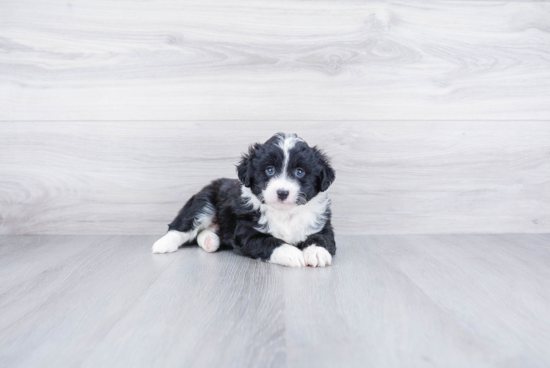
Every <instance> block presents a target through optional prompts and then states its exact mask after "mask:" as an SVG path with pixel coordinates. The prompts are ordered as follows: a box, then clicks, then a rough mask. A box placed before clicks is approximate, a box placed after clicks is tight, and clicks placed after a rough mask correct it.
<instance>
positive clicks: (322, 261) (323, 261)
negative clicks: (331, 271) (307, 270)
mask: <svg viewBox="0 0 550 368" xmlns="http://www.w3.org/2000/svg"><path fill="white" fill-rule="evenodd" d="M303 254H304V261H305V262H306V265H307V266H312V267H325V266H330V265H331V263H332V256H331V255H330V253H329V252H328V250H326V249H325V248H323V247H319V246H317V245H315V244H312V245H310V246H309V247H307V248H306V249H304V251H303Z"/></svg>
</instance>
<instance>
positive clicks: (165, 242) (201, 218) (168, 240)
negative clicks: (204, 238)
mask: <svg viewBox="0 0 550 368" xmlns="http://www.w3.org/2000/svg"><path fill="white" fill-rule="evenodd" d="M215 214H216V209H215V208H214V206H212V205H211V204H207V205H206V206H205V207H204V208H203V210H202V211H201V213H200V214H199V215H198V216H197V217H195V219H194V221H193V229H192V230H190V231H187V232H181V231H176V230H170V231H168V232H167V233H166V235H164V236H163V237H162V238H160V239H159V240H157V241H156V242H155V244H153V248H152V252H153V253H171V252H175V251H176V250H178V247H179V246H180V245H182V244H183V243H187V242H189V241H192V240H193V239H195V238H196V237H197V234H198V233H199V231H201V230H203V229H206V228H209V227H211V226H212V219H213V218H214V215H215ZM218 247H219V239H218ZM216 249H217V248H216Z"/></svg>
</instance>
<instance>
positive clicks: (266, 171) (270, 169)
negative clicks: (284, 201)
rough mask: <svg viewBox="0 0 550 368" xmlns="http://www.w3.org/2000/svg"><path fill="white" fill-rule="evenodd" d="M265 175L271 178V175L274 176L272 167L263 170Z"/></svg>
mask: <svg viewBox="0 0 550 368" xmlns="http://www.w3.org/2000/svg"><path fill="white" fill-rule="evenodd" d="M265 173H266V174H267V175H269V176H273V175H275V168H274V167H273V166H268V167H267V168H266V169H265Z"/></svg>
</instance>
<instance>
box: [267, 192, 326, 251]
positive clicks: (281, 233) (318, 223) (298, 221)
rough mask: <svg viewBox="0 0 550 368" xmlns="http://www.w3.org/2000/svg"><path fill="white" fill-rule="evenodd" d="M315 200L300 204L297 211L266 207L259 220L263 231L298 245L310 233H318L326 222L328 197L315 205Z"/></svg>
mask: <svg viewBox="0 0 550 368" xmlns="http://www.w3.org/2000/svg"><path fill="white" fill-rule="evenodd" d="M315 202H316V201H315ZM315 202H313V203H311V204H308V205H306V206H300V207H298V208H297V209H296V210H295V211H277V210H274V209H271V208H266V209H265V210H264V211H263V213H262V217H261V219H260V221H259V222H260V225H262V230H263V231H262V232H264V233H268V234H271V235H272V236H274V237H276V238H278V239H281V240H283V241H284V242H285V243H287V244H292V245H297V244H298V243H301V242H303V241H304V240H306V238H307V237H308V235H311V234H315V233H318V232H319V231H321V230H322V229H323V227H324V226H325V224H326V217H325V212H326V208H327V206H328V204H329V202H328V199H327V200H326V201H323V202H324V203H321V205H313V204H315Z"/></svg>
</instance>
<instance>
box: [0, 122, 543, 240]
mask: <svg viewBox="0 0 550 368" xmlns="http://www.w3.org/2000/svg"><path fill="white" fill-rule="evenodd" d="M277 131H295V132H297V133H299V134H300V135H301V136H302V137H303V138H304V139H306V140H307V141H308V142H309V143H311V144H316V145H319V146H320V147H323V148H324V149H325V150H326V151H327V153H328V154H329V155H330V156H331V157H333V165H334V167H335V168H336V171H337V178H336V181H335V183H334V185H333V187H332V188H331V189H330V193H331V194H330V195H331V198H332V202H333V207H332V208H333V214H334V223H335V227H336V231H337V232H339V233H461V232H464V233H484V232H486V233H510V232H533V233H536V232H549V231H550V144H549V142H550V125H549V124H547V123H546V122H526V121H516V122H510V121H496V122H490V121H482V122H479V121H475V122H456V121H447V122H418V121H403V122H375V121H357V122H343V121H331V122H297V121H288V122H280V121H270V122H263V123H261V124H258V123H255V122H240V123H239V124H238V125H235V123H231V122H158V121H151V122H55V123H53V122H49V123H47V122H17V123H15V122H14V123H3V124H2V125H1V126H0V146H1V147H2V150H0V171H1V172H2V175H0V233H3V234H162V233H163V232H165V231H166V224H167V223H169V222H170V221H171V220H172V219H173V217H174V216H175V214H176V213H177V211H178V210H179V209H180V208H181V206H182V205H183V204H184V203H185V201H187V199H188V198H189V197H190V196H191V195H193V194H194V193H196V192H197V191H198V190H200V188H202V187H203V186H204V185H206V184H207V183H209V182H210V181H211V180H213V179H216V178H218V177H233V178H235V177H236V175H235V164H236V163H237V162H238V160H239V155H240V153H241V152H243V151H245V150H246V149H247V147H248V145H249V144H250V143H252V142H256V141H264V140H266V139H267V138H269V137H270V136H271V135H272V134H273V133H274V132H277Z"/></svg>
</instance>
